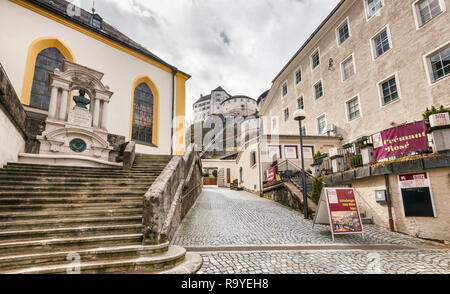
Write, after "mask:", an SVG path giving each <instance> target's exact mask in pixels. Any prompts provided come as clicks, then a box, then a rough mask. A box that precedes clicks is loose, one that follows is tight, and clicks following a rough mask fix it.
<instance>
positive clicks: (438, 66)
mask: <svg viewBox="0 0 450 294" xmlns="http://www.w3.org/2000/svg"><path fill="white" fill-rule="evenodd" d="M429 63H430V66H431V71H432V74H431V75H432V81H433V82H436V81H438V80H440V79H443V78H445V77H446V76H448V75H449V74H450V46H449V47H447V48H445V49H442V50H441V51H439V52H438V53H436V54H434V55H432V56H431V57H430V58H429Z"/></svg>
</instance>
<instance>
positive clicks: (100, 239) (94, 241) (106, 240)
mask: <svg viewBox="0 0 450 294" xmlns="http://www.w3.org/2000/svg"><path fill="white" fill-rule="evenodd" d="M141 243H142V234H123V235H107V236H106V235H102V236H90V237H73V238H51V239H41V240H32V241H18V242H8V241H6V242H3V241H2V242H0V256H8V255H20V254H36V253H44V252H53V251H62V250H67V251H69V250H70V251H72V250H82V249H91V248H99V247H110V246H125V245H141Z"/></svg>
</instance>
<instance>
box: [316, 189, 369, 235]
mask: <svg viewBox="0 0 450 294" xmlns="http://www.w3.org/2000/svg"><path fill="white" fill-rule="evenodd" d="M315 224H323V225H327V224H329V225H330V226H331V234H332V237H333V240H334V235H340V234H364V230H363V226H362V221H361V216H360V214H359V209H358V203H357V202H356V197H355V190H354V189H353V188H324V189H323V191H322V194H321V196H320V200H319V205H318V207H317V212H316V216H315V217H314V222H313V228H314V225H315Z"/></svg>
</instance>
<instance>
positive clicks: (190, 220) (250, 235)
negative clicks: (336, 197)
mask: <svg viewBox="0 0 450 294" xmlns="http://www.w3.org/2000/svg"><path fill="white" fill-rule="evenodd" d="M364 230H365V236H364V239H363V238H362V237H361V236H360V235H341V236H336V240H335V242H333V241H332V239H331V233H330V227H329V226H325V225H316V226H315V227H314V229H312V221H311V220H305V219H304V218H303V215H302V214H301V213H299V212H298V211H295V210H293V209H290V208H288V207H286V206H283V205H282V204H279V203H276V202H273V201H270V200H267V199H264V198H260V197H257V196H254V195H252V194H249V193H246V192H237V191H230V190H228V189H219V188H209V187H208V188H205V189H204V192H203V193H202V195H201V196H200V198H199V200H198V201H197V203H196V205H195V206H194V208H193V209H192V210H191V211H190V213H189V214H188V215H187V216H186V218H185V219H184V221H183V223H182V225H181V226H180V229H179V230H178V232H177V234H176V236H175V238H174V240H173V242H172V243H173V244H175V245H179V246H183V247H186V248H187V249H188V250H190V249H191V250H195V249H196V248H197V249H199V248H201V250H202V251H204V252H203V253H202V256H203V259H204V264H203V267H202V269H201V270H200V272H199V273H280V274H284V273H291V274H293V273H366V272H367V268H368V265H369V263H370V262H369V260H372V259H374V261H373V262H372V263H370V266H372V267H374V266H375V269H376V270H374V271H379V272H382V273H413V272H414V273H450V271H449V262H450V253H449V252H450V251H449V250H448V248H447V249H445V248H444V249H441V250H427V249H420V247H424V246H427V245H430V243H429V242H427V241H424V240H421V239H417V238H413V237H410V236H406V235H403V234H399V233H392V232H389V231H388V230H386V229H383V228H379V227H377V226H374V225H365V226H364ZM288 245H295V246H312V247H313V249H314V246H317V247H318V249H320V247H321V246H327V245H333V246H334V245H335V246H336V248H338V247H340V246H341V247H342V246H353V247H354V246H361V248H350V249H349V248H347V250H329V248H328V249H325V250H311V248H310V249H309V250H298V251H281V250H282V249H280V251H273V250H272V249H270V247H271V246H272V247H275V246H277V247H283V246H288ZM372 245H374V246H380V245H383V246H385V245H392V246H397V247H398V246H408V247H414V248H410V249H407V250H406V249H405V250H390V251H387V250H379V251H376V250H375V249H372V250H370V251H365V250H362V247H367V246H372ZM250 246H251V247H252V249H251V250H252V251H249V250H239V248H245V247H250ZM218 247H231V248H232V247H235V248H232V249H230V250H228V249H227V251H230V252H218V250H221V251H223V250H224V249H222V248H220V249H218ZM255 247H256V249H255ZM268 247H269V248H268ZM328 247H329V246H328ZM208 248H209V249H208ZM258 248H261V250H258ZM333 249H334V248H333ZM348 249H349V250H348ZM270 250H272V251H270ZM231 251H232V252H231ZM378 264H379V265H380V266H377V265H378Z"/></svg>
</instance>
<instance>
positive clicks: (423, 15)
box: [416, 0, 442, 26]
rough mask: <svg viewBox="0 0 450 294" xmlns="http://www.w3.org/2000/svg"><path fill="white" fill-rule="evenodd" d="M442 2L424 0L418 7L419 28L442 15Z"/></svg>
mask: <svg viewBox="0 0 450 294" xmlns="http://www.w3.org/2000/svg"><path fill="white" fill-rule="evenodd" d="M439 1H440V0H422V1H419V2H418V3H417V4H416V5H417V12H418V14H419V18H420V24H419V26H423V25H425V24H426V23H427V22H429V21H430V20H432V19H433V18H435V17H436V16H438V15H439V14H441V12H442V9H441V4H440V3H439Z"/></svg>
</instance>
